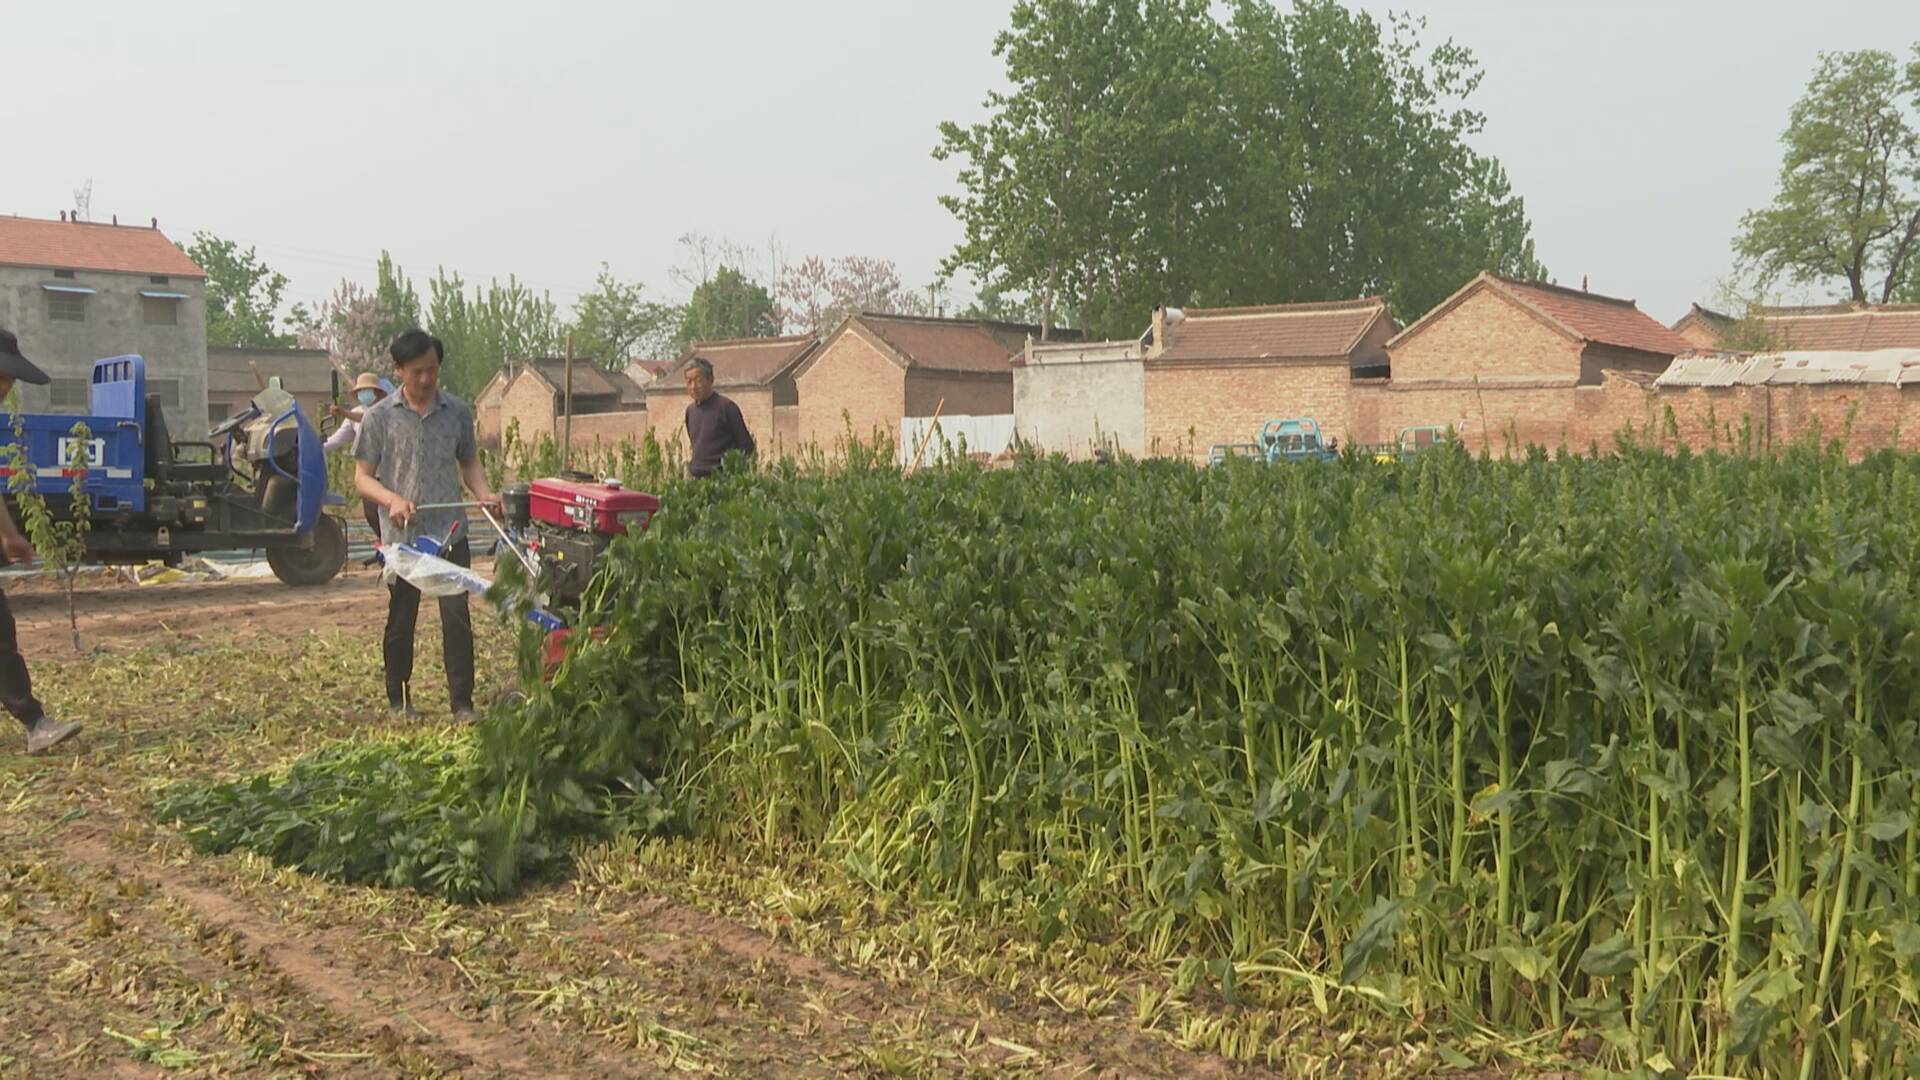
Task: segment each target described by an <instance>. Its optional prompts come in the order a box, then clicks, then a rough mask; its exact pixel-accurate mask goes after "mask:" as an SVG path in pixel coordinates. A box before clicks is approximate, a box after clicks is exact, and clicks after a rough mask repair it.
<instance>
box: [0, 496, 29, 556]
mask: <svg viewBox="0 0 1920 1080" xmlns="http://www.w3.org/2000/svg"><path fill="white" fill-rule="evenodd" d="M0 549H4V550H5V551H6V553H7V561H8V562H11V563H23V564H24V563H30V562H32V561H33V541H31V540H28V539H27V537H26V534H25V533H23V532H21V531H20V527H19V526H17V525H15V524H14V523H13V514H12V512H10V511H9V510H8V509H7V501H6V500H5V499H0Z"/></svg>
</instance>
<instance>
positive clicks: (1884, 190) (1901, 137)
mask: <svg viewBox="0 0 1920 1080" xmlns="http://www.w3.org/2000/svg"><path fill="white" fill-rule="evenodd" d="M1914 55H1915V59H1914V61H1913V62H1912V63H1910V64H1908V65H1906V66H1905V68H1904V69H1903V68H1902V66H1901V64H1900V62H1899V61H1898V60H1897V59H1896V58H1895V57H1894V55H1893V54H1892V53H1889V52H1883V51H1881V50H1878V49H1864V50H1861V51H1858V52H1845V53H1821V54H1820V61H1819V67H1818V68H1817V69H1816V70H1815V71H1814V74H1813V78H1812V80H1811V81H1809V82H1808V83H1807V90H1806V93H1805V94H1804V95H1802V96H1801V98H1800V100H1799V101H1797V102H1795V103H1794V106H1793V111H1792V112H1791V113H1789V114H1788V118H1787V130H1786V132H1785V133H1784V134H1782V135H1781V136H1780V143H1781V146H1782V147H1784V148H1785V153H1784V154H1783V156H1782V158H1781V162H1780V190H1779V192H1778V193H1777V194H1776V195H1775V196H1774V198H1773V203H1772V205H1770V206H1767V207H1766V208H1764V209H1761V210H1754V211H1751V212H1749V213H1748V214H1747V215H1746V216H1745V217H1743V218H1742V219H1741V221H1740V235H1739V236H1738V237H1737V238H1736V239H1735V241H1734V251H1735V253H1736V254H1737V255H1738V257H1739V263H1740V267H1741V269H1742V270H1743V271H1744V272H1746V273H1748V274H1750V275H1751V276H1752V277H1753V278H1754V280H1755V281H1756V282H1757V283H1758V284H1760V285H1761V286H1763V287H1766V286H1771V285H1773V284H1775V283H1778V282H1786V283H1790V284H1795V285H1812V286H1832V285H1836V284H1837V283H1838V282H1839V281H1841V280H1844V281H1845V282H1846V290H1847V294H1848V296H1849V298H1850V299H1852V300H1854V301H1856V302H1867V301H1878V302H1881V303H1885V302H1886V301H1888V300H1891V299H1894V298H1895V297H1897V296H1903V295H1915V296H1920V285H1910V282H1920V275H1917V274H1916V273H1915V271H1914V266H1915V261H1916V258H1920V120H1917V119H1916V113H1920V45H1916V46H1915V50H1914Z"/></svg>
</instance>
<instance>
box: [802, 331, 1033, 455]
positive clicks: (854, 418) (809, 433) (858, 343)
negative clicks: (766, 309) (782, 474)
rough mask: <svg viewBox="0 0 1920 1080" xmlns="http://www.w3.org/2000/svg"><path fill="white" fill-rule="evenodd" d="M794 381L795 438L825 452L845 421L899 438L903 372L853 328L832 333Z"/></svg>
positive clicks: (861, 433) (866, 434)
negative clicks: (797, 403) (797, 416)
mask: <svg viewBox="0 0 1920 1080" xmlns="http://www.w3.org/2000/svg"><path fill="white" fill-rule="evenodd" d="M1007 378H1008V386H1009V389H1008V392H1007V393H1008V398H1009V400H1008V403H1007V407H1006V408H1005V409H1003V410H1001V411H1003V412H1006V411H1011V410H1012V407H1013V406H1012V400H1011V397H1012V389H1011V385H1012V375H1011V373H1009V375H1008V377H1007ZM794 381H795V384H796V386H797V388H798V390H799V396H800V422H799V436H800V442H801V444H803V445H805V444H811V445H814V446H817V447H819V448H820V449H821V450H823V451H826V452H828V453H831V452H832V451H833V448H834V447H835V446H837V445H838V444H839V443H840V442H841V440H843V439H845V438H846V436H847V426H848V423H849V421H851V424H852V427H853V433H854V434H855V435H856V436H858V437H859V438H862V439H870V438H872V436H873V433H874V432H875V431H881V432H885V433H886V435H887V437H888V438H889V439H892V440H893V441H894V442H895V443H896V444H897V443H898V442H899V439H900V418H901V417H902V416H905V415H906V414H907V378H906V372H905V370H904V369H902V368H901V367H900V365H899V364H896V363H894V361H893V360H892V359H891V358H889V357H887V356H886V355H884V354H882V353H881V352H880V350H879V349H877V348H875V347H874V346H873V344H872V343H870V342H869V341H867V339H866V338H864V337H862V336H861V335H860V334H859V333H858V332H856V331H853V330H846V331H844V332H842V333H839V334H835V335H834V336H833V338H832V340H830V341H828V342H827V344H826V345H825V346H824V347H823V348H822V349H821V351H820V353H819V354H818V355H817V356H815V357H814V359H813V360H812V361H810V362H809V363H808V364H807V365H806V368H805V370H803V371H802V372H801V373H800V374H799V375H798V376H797V377H796V378H795V380H794ZM948 408H949V409H951V408H952V406H951V405H949V406H948ZM843 411H844V412H845V413H846V416H844V417H843V416H842V415H841V414H842V412H843Z"/></svg>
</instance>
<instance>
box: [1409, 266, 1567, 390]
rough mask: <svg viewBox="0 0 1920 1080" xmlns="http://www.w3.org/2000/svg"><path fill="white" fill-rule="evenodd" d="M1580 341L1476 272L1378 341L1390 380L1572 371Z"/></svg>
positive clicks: (1556, 375)
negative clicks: (1384, 353)
mask: <svg viewBox="0 0 1920 1080" xmlns="http://www.w3.org/2000/svg"><path fill="white" fill-rule="evenodd" d="M1584 345H1585V342H1584V341H1583V340H1582V339H1581V337H1580V336H1579V335H1578V334H1575V333H1574V332H1573V331H1572V330H1570V329H1568V328H1567V327H1566V326H1564V325H1562V324H1561V323H1559V322H1558V321H1556V320H1555V319H1553V318H1551V317H1550V316H1548V315H1547V314H1546V313H1544V312H1542V311H1540V310H1539V309H1538V308H1537V307H1535V306H1534V305H1532V304H1528V303H1526V302H1524V301H1522V300H1521V299H1520V298H1519V297H1516V296H1514V295H1513V294H1512V293H1510V292H1509V291H1507V290H1505V289H1501V288H1498V287H1496V286H1495V283H1494V282H1493V280H1492V279H1491V278H1490V277H1488V276H1487V275H1482V276H1481V277H1480V278H1476V279H1475V280H1474V281H1473V282H1471V283H1469V284H1468V285H1467V287H1466V288H1464V289H1461V290H1460V291H1459V292H1457V293H1455V294H1453V295H1452V296H1450V297H1448V298H1447V299H1446V301H1444V302H1443V303H1442V304H1441V305H1440V306H1439V307H1437V308H1435V309H1433V310H1432V311H1430V312H1428V313H1427V314H1426V315H1425V316H1423V317H1421V319H1420V320H1419V321H1418V322H1415V323H1414V324H1413V325H1412V326H1409V327H1407V329H1405V330H1403V331H1401V332H1400V333H1399V334H1398V335H1397V336H1395V337H1394V338H1393V339H1392V340H1390V341H1388V342H1387V344H1386V349H1387V353H1388V356H1389V358H1390V362H1391V366H1392V372H1393V379H1394V381H1395V382H1456V381H1472V380H1476V379H1478V380H1482V381H1511V380H1515V379H1520V380H1530V381H1537V380H1539V379H1542V378H1549V379H1561V380H1565V381H1566V382H1568V383H1573V382H1575V381H1577V380H1578V379H1579V378H1580V372H1581V363H1582V361H1581V353H1582V349H1583V347H1584Z"/></svg>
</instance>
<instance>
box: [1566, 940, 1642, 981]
mask: <svg viewBox="0 0 1920 1080" xmlns="http://www.w3.org/2000/svg"><path fill="white" fill-rule="evenodd" d="M1639 962H1640V958H1639V956H1638V954H1636V953H1635V952H1634V950H1633V942H1631V941H1629V940H1627V936H1626V935H1625V934H1615V935H1613V936H1612V937H1610V938H1608V939H1607V940H1605V941H1602V942H1599V943H1598V944H1595V945H1592V946H1589V947H1588V949H1587V951H1586V952H1584V953H1581V954H1580V970H1581V971H1584V972H1586V973H1587V974H1589V975H1599V976H1606V977H1615V976H1620V975H1625V974H1627V973H1628V972H1630V971H1632V970H1633V969H1634V968H1635V967H1636V966H1637V965H1638V964H1639Z"/></svg>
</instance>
